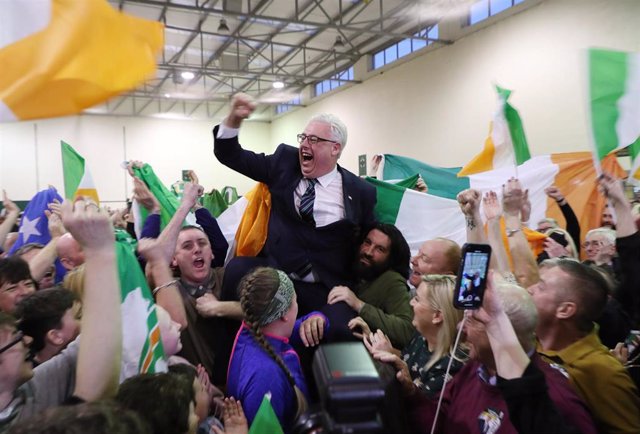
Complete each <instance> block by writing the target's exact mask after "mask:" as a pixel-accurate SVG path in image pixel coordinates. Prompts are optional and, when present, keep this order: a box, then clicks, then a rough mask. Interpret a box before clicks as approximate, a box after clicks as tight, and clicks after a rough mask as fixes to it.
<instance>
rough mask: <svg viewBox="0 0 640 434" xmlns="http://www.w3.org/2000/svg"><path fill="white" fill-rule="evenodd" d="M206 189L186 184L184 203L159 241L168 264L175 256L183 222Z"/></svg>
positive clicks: (189, 183) (183, 195)
mask: <svg viewBox="0 0 640 434" xmlns="http://www.w3.org/2000/svg"><path fill="white" fill-rule="evenodd" d="M203 192H204V189H203V188H202V186H201V185H198V184H193V183H191V182H187V183H185V184H184V192H183V194H182V202H180V206H179V207H178V209H177V210H176V213H175V214H174V215H173V217H171V220H170V221H169V223H168V224H167V226H166V227H165V228H164V230H163V231H162V233H161V234H160V236H159V237H158V241H159V242H160V244H161V245H162V250H163V254H164V256H165V259H166V261H167V262H170V261H171V259H172V258H173V254H174V253H175V250H176V243H177V242H178V234H179V233H180V228H181V227H182V222H184V219H185V218H186V217H187V214H189V211H190V210H191V208H193V207H194V206H195V204H196V201H197V200H198V197H200V196H202V194H203Z"/></svg>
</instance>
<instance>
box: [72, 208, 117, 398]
mask: <svg viewBox="0 0 640 434" xmlns="http://www.w3.org/2000/svg"><path fill="white" fill-rule="evenodd" d="M61 211H62V221H63V223H64V226H65V227H66V228H67V230H68V231H69V232H70V233H71V235H73V237H74V238H75V239H76V240H77V241H78V243H79V244H80V245H81V246H82V249H83V250H84V252H85V255H86V261H85V264H84V266H85V286H84V295H83V300H82V310H83V315H82V336H81V337H80V345H79V349H78V363H77V366H76V384H75V389H74V395H75V396H77V397H79V398H82V399H84V400H86V401H95V400H98V399H101V398H105V397H110V396H113V395H115V392H116V390H117V387H118V377H119V375H120V359H121V356H122V324H121V316H120V283H119V281H118V270H117V264H116V252H115V245H114V235H113V227H112V225H111V221H110V219H109V215H108V213H107V212H106V211H105V210H101V209H100V208H98V206H97V205H96V204H95V203H93V202H91V201H84V200H79V201H77V202H75V203H73V204H72V203H71V202H69V201H65V202H64V203H63V204H62V210H61Z"/></svg>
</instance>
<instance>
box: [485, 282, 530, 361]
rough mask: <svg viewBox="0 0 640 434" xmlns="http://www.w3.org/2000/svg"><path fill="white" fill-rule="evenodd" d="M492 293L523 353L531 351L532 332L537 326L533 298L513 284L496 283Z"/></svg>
mask: <svg viewBox="0 0 640 434" xmlns="http://www.w3.org/2000/svg"><path fill="white" fill-rule="evenodd" d="M494 291H495V293H496V295H497V296H498V299H499V300H500V302H501V303H502V309H503V310H504V313H506V314H507V317H509V321H511V325H513V330H514V331H515V332H516V336H518V341H519V342H520V345H522V348H523V349H524V350H525V352H528V351H530V350H532V349H533V348H534V345H535V340H534V332H535V330H536V326H537V325H538V311H537V310H536V305H535V304H534V303H533V298H531V295H529V293H528V292H527V291H526V290H525V289H524V288H522V287H521V286H518V285H515V284H513V283H504V282H503V283H498V284H496V286H495V289H494Z"/></svg>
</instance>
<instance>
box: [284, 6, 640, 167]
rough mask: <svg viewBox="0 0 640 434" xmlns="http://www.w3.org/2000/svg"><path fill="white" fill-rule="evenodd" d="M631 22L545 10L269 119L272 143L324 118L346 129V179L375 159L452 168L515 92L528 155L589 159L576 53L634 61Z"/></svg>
mask: <svg viewBox="0 0 640 434" xmlns="http://www.w3.org/2000/svg"><path fill="white" fill-rule="evenodd" d="M638 17H640V1H637V0H546V1H543V2H541V3H540V4H538V5H535V6H533V7H531V8H528V9H526V10H524V11H522V12H521V13H517V14H515V15H513V16H510V17H508V18H507V19H504V20H499V21H498V22H496V23H495V24H493V25H491V26H489V27H486V28H482V29H481V30H478V31H474V28H471V29H468V31H473V32H472V33H470V34H468V35H467V36H466V37H464V38H462V39H459V40H458V41H456V42H455V43H454V44H453V45H450V46H443V47H439V48H435V49H428V52H427V53H425V54H424V55H422V56H420V57H417V58H415V59H414V60H411V61H409V62H406V63H404V64H401V65H400V66H398V67H395V68H393V69H390V70H387V71H385V72H384V73H382V74H378V75H375V76H374V77H373V78H371V79H369V80H367V81H365V82H363V83H361V84H357V85H355V86H352V87H350V88H349V89H346V90H344V91H342V92H338V93H336V94H335V95H333V96H331V97H329V98H326V99H322V100H320V101H319V102H317V103H315V104H312V105H310V106H308V107H307V108H305V109H301V110H298V111H296V112H294V113H291V114H288V115H286V116H284V117H281V118H278V119H276V120H275V121H274V122H273V125H272V132H271V136H272V137H273V138H274V140H277V139H279V138H282V137H287V138H289V137H292V135H293V134H294V133H295V132H297V131H298V130H300V129H301V128H303V127H304V124H305V122H306V119H308V118H309V117H310V116H312V115H313V114H315V113H318V112H323V111H328V112H334V113H336V114H337V115H339V116H341V117H342V118H343V119H344V120H345V122H346V124H347V126H348V127H349V144H348V146H347V148H346V150H345V152H344V154H343V156H342V165H344V166H345V167H347V168H349V169H351V170H353V171H355V170H356V169H357V155H359V154H363V153H367V154H369V155H371V154H373V153H384V152H386V153H393V154H400V155H406V156H410V157H413V158H417V159H419V160H422V161H425V162H429V163H432V164H435V165H439V166H461V165H463V164H465V163H466V162H467V161H469V159H470V158H471V157H472V156H473V155H475V154H476V153H477V152H479V151H480V149H481V148H482V145H483V142H484V139H485V137H486V135H487V133H488V124H489V121H490V118H491V115H492V112H493V110H494V109H495V106H496V103H495V93H494V90H493V87H492V83H499V84H500V85H502V86H503V87H507V88H510V89H513V90H514V93H513V95H512V97H511V102H512V104H513V105H514V106H515V107H516V108H517V109H518V110H519V111H520V114H521V116H522V118H523V122H524V125H525V130H526V133H527V136H528V139H529V146H530V149H531V152H532V154H533V155H540V154H547V153H550V152H563V151H566V152H569V151H577V150H588V149H589V148H588V141H587V139H588V135H587V133H588V130H587V121H586V112H585V108H586V99H585V98H586V95H585V92H584V89H585V86H586V85H585V83H584V81H583V77H584V76H585V66H584V64H583V55H584V50H585V49H586V48H587V47H590V46H599V47H607V48H613V49H620V50H627V51H640V25H639V24H638ZM495 18H498V17H495ZM458 27H459V26H458ZM442 37H445V38H446V35H442Z"/></svg>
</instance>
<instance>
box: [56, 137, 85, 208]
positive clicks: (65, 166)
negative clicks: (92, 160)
mask: <svg viewBox="0 0 640 434" xmlns="http://www.w3.org/2000/svg"><path fill="white" fill-rule="evenodd" d="M60 147H61V150H62V173H63V176H64V197H65V198H67V199H73V195H74V194H75V192H76V190H77V189H78V186H79V185H80V181H82V177H83V176H84V158H82V157H81V156H80V154H78V153H77V152H76V150H75V149H73V147H71V145H69V144H68V143H65V142H63V141H62V140H60Z"/></svg>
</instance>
